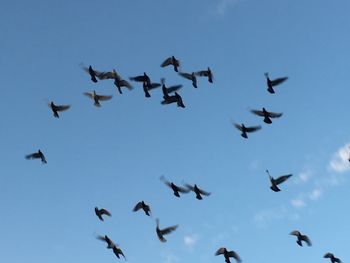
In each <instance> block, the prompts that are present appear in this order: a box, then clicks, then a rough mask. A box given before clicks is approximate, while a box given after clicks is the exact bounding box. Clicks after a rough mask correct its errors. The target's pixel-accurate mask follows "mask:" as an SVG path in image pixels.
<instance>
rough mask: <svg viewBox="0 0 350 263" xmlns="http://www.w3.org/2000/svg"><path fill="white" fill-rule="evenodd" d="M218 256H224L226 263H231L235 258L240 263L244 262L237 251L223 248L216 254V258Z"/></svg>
mask: <svg viewBox="0 0 350 263" xmlns="http://www.w3.org/2000/svg"><path fill="white" fill-rule="evenodd" d="M218 255H224V257H225V262H226V263H230V262H231V261H230V258H234V259H235V260H236V261H237V262H238V263H239V262H241V261H242V260H241V258H240V257H239V256H238V254H237V253H236V252H235V251H233V250H231V251H227V249H226V248H225V247H221V248H219V249H218V250H217V251H216V252H215V256H218Z"/></svg>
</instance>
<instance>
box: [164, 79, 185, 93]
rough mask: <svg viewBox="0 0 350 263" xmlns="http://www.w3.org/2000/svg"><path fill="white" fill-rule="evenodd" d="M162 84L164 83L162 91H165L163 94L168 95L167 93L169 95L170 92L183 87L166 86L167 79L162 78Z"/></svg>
mask: <svg viewBox="0 0 350 263" xmlns="http://www.w3.org/2000/svg"><path fill="white" fill-rule="evenodd" d="M160 82H161V84H162V91H163V95H164V96H166V95H169V93H173V92H175V91H178V90H179V89H181V88H182V85H181V84H180V85H173V86H170V87H166V86H165V79H164V78H162V79H161V80H160Z"/></svg>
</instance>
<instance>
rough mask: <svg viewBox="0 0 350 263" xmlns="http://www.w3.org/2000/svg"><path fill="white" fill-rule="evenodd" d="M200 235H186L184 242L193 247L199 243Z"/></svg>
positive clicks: (190, 247)
mask: <svg viewBox="0 0 350 263" xmlns="http://www.w3.org/2000/svg"><path fill="white" fill-rule="evenodd" d="M198 239H199V237H198V235H196V234H192V235H186V236H184V244H185V246H186V247H188V248H189V249H193V247H194V246H195V245H196V244H197V241H198Z"/></svg>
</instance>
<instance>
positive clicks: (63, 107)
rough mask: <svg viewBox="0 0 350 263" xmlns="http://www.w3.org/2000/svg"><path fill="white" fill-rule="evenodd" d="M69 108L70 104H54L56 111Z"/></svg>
mask: <svg viewBox="0 0 350 263" xmlns="http://www.w3.org/2000/svg"><path fill="white" fill-rule="evenodd" d="M69 108H70V105H56V110H57V111H65V110H68V109H69Z"/></svg>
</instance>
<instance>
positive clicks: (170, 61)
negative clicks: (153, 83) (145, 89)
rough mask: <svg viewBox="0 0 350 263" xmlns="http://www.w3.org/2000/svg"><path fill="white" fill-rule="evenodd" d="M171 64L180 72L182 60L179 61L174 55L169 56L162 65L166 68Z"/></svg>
mask: <svg viewBox="0 0 350 263" xmlns="http://www.w3.org/2000/svg"><path fill="white" fill-rule="evenodd" d="M169 65H173V67H174V70H175V72H179V70H178V67H179V66H180V61H178V60H177V59H176V58H175V57H174V56H171V57H168V58H167V59H166V60H164V62H163V63H162V64H161V65H160V66H161V67H162V68H164V67H166V66H169Z"/></svg>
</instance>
